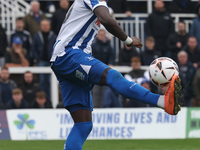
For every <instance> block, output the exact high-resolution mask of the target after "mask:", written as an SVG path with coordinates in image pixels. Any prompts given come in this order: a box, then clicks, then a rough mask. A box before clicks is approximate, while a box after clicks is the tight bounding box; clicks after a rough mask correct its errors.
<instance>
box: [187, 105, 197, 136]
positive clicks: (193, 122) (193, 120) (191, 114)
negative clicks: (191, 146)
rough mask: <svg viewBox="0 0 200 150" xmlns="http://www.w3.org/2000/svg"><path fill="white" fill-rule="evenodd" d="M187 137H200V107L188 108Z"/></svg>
mask: <svg viewBox="0 0 200 150" xmlns="http://www.w3.org/2000/svg"><path fill="white" fill-rule="evenodd" d="M186 138H200V108H197V107H195V108H188V109H187V131H186Z"/></svg>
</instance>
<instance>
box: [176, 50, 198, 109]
mask: <svg viewBox="0 0 200 150" xmlns="http://www.w3.org/2000/svg"><path fill="white" fill-rule="evenodd" d="M178 66H179V76H180V78H181V84H182V87H183V89H184V93H183V98H182V100H183V105H184V106H188V107H189V106H192V98H193V91H192V90H193V88H192V81H193V78H194V75H195V72H196V69H195V68H194V67H193V65H192V63H191V62H190V61H189V60H188V54H187V53H186V52H185V51H180V52H179V53H178Z"/></svg>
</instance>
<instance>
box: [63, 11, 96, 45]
mask: <svg viewBox="0 0 200 150" xmlns="http://www.w3.org/2000/svg"><path fill="white" fill-rule="evenodd" d="M94 19H96V15H93V16H92V17H91V18H90V19H89V20H88V21H87V22H86V24H85V25H84V26H83V27H82V28H81V30H80V31H79V32H78V33H77V34H76V35H75V36H74V37H73V39H72V40H71V41H70V42H69V43H68V45H67V46H66V47H69V46H70V47H72V46H75V45H76V43H77V42H78V41H79V40H80V38H81V37H82V36H83V34H84V33H85V31H86V30H87V28H88V26H89V25H90V24H91V23H92V21H94Z"/></svg>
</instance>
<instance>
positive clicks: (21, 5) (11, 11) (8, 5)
mask: <svg viewBox="0 0 200 150" xmlns="http://www.w3.org/2000/svg"><path fill="white" fill-rule="evenodd" d="M0 9H1V25H2V26H3V27H4V28H5V29H6V31H7V35H8V37H9V36H10V34H11V32H12V31H13V30H14V29H15V19H16V18H17V17H22V16H24V15H25V14H27V13H29V11H30V5H29V4H28V3H27V2H25V1H24V0H0Z"/></svg>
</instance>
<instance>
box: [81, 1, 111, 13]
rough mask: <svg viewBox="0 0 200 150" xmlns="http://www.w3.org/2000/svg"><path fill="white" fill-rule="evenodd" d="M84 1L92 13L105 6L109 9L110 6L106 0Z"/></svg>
mask: <svg viewBox="0 0 200 150" xmlns="http://www.w3.org/2000/svg"><path fill="white" fill-rule="evenodd" d="M83 1H84V4H85V6H86V7H87V8H90V9H91V10H92V11H93V10H94V9H95V8H97V7H99V6H105V7H107V8H108V5H107V3H106V2H105V1H104V0H83Z"/></svg>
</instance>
